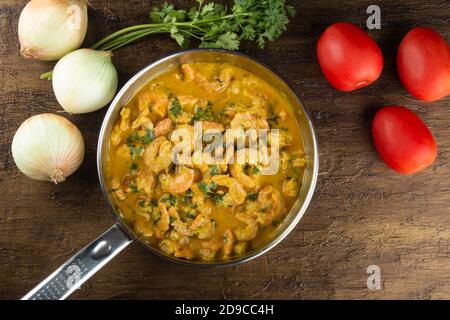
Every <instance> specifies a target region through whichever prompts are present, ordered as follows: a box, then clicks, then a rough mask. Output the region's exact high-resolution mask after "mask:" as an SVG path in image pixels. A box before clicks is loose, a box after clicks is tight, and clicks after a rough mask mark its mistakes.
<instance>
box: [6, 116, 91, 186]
mask: <svg viewBox="0 0 450 320" xmlns="http://www.w3.org/2000/svg"><path fill="white" fill-rule="evenodd" d="M11 149H12V155H13V158H14V162H15V163H16V165H17V167H18V168H19V169H20V171H22V173H23V174H25V175H26V176H28V177H30V178H32V179H35V180H45V181H53V182H54V183H58V182H62V181H64V180H65V178H66V177H68V176H70V175H71V174H72V173H73V172H75V170H77V169H78V167H79V166H80V165H81V163H82V162H83V158H84V140H83V137H82V135H81V132H80V130H78V128H77V127H76V126H75V125H74V124H73V123H72V122H70V121H69V120H67V119H65V118H64V117H61V116H58V115H56V114H51V113H43V114H40V115H36V116H33V117H31V118H28V119H27V120H25V121H24V122H23V123H22V124H21V126H20V127H19V129H17V132H16V134H15V135H14V138H13V142H12V146H11Z"/></svg>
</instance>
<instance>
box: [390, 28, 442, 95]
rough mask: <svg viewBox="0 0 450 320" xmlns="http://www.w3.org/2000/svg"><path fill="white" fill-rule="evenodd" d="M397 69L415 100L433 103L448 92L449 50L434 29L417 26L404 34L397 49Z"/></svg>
mask: <svg viewBox="0 0 450 320" xmlns="http://www.w3.org/2000/svg"><path fill="white" fill-rule="evenodd" d="M397 69H398V74H399V76H400V80H401V81H402V83H403V85H404V86H405V88H406V89H407V90H408V91H409V93H411V94H412V95H413V96H414V97H416V98H417V99H420V100H424V101H435V100H438V99H441V98H443V97H445V96H446V95H448V94H449V93H450V47H449V45H448V44H447V41H445V39H444V38H442V37H441V36H440V35H439V33H437V32H436V31H434V30H433V29H430V28H426V27H417V28H414V29H412V30H411V31H410V32H408V33H407V34H406V36H405V37H404V38H403V40H402V42H401V43H400V47H399V48H398V53H397Z"/></svg>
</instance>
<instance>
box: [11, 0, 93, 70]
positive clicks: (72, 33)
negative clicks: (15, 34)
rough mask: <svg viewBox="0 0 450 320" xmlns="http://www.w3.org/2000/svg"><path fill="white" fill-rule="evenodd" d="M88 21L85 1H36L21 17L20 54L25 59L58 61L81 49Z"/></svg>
mask: <svg viewBox="0 0 450 320" xmlns="http://www.w3.org/2000/svg"><path fill="white" fill-rule="evenodd" d="M87 20H88V16H87V4H86V1H85V0H32V1H30V2H28V4H27V5H26V6H25V8H24V9H23V10H22V13H21V14H20V18H19V41H20V45H21V48H20V53H21V54H22V55H23V56H24V57H25V58H34V59H37V60H47V61H52V60H58V59H59V58H61V57H63V56H64V55H65V54H67V53H69V52H71V51H73V50H75V49H78V48H79V47H80V46H81V44H82V43H83V40H84V37H85V35H86V29H87Z"/></svg>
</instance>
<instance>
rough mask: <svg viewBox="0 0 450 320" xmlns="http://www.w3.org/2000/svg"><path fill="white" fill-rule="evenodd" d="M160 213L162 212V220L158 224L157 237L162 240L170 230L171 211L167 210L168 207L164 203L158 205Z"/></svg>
mask: <svg viewBox="0 0 450 320" xmlns="http://www.w3.org/2000/svg"><path fill="white" fill-rule="evenodd" d="M158 208H159V212H160V218H159V220H158V221H157V222H156V228H155V229H156V230H155V231H156V236H157V237H158V238H162V237H163V234H164V233H165V232H166V231H167V230H169V228H170V214H169V211H168V210H167V208H166V205H165V204H164V203H162V202H160V203H159V204H158Z"/></svg>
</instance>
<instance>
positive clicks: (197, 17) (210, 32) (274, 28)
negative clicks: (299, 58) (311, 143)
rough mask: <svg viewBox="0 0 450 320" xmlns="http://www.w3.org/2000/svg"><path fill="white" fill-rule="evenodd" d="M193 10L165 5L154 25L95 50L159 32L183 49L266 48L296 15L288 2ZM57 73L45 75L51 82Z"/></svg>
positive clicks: (154, 14) (262, 0)
mask: <svg viewBox="0 0 450 320" xmlns="http://www.w3.org/2000/svg"><path fill="white" fill-rule="evenodd" d="M196 1H197V3H198V6H196V7H192V8H191V9H190V10H188V11H187V10H184V9H175V7H174V6H173V5H171V4H167V3H164V4H163V5H162V7H160V8H158V7H155V8H153V10H152V11H151V12H150V20H151V23H148V24H140V25H135V26H131V27H127V28H124V29H122V30H119V31H117V32H114V33H113V34H110V35H109V36H107V37H105V38H103V39H102V40H100V41H98V42H97V43H95V44H94V45H93V46H92V47H91V48H92V49H96V50H104V51H114V50H117V49H119V48H122V47H123V46H125V45H127V44H130V43H133V42H135V41H136V40H139V39H141V38H144V37H146V36H149V35H151V34H156V33H168V34H170V36H171V37H172V38H173V39H174V40H175V41H176V42H177V43H178V44H179V45H180V46H182V47H183V48H186V47H188V46H189V45H190V43H191V41H196V42H197V43H198V45H199V47H200V48H221V49H229V50H237V49H239V45H240V43H241V41H243V40H248V41H255V42H256V43H257V44H258V47H260V48H261V49H262V48H264V45H265V44H266V42H267V41H274V40H276V39H277V38H278V37H279V36H281V34H282V33H283V31H285V30H286V25H287V24H288V23H289V17H290V16H293V15H294V14H295V10H294V8H293V7H292V6H290V5H287V4H286V0H234V1H233V5H232V6H231V9H228V8H227V7H226V6H223V5H222V4H219V3H214V2H209V3H207V4H205V3H204V0H196ZM52 77H53V71H50V72H46V73H44V74H42V75H41V79H47V80H51V79H52Z"/></svg>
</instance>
